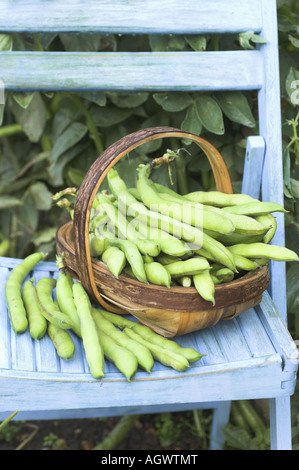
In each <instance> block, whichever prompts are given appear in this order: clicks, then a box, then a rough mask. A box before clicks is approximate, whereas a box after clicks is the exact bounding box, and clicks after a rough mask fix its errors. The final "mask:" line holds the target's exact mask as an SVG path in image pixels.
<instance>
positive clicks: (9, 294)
mask: <svg viewBox="0 0 299 470" xmlns="http://www.w3.org/2000/svg"><path fill="white" fill-rule="evenodd" d="M44 257H45V254H44V253H40V252H39V253H33V254H31V255H29V256H27V257H26V258H25V259H24V260H23V261H21V262H20V264H18V265H17V266H16V267H15V268H14V269H13V270H12V271H11V273H10V275H9V276H8V278H7V281H6V284H5V299H6V304H7V309H8V315H9V318H10V322H11V326H12V329H13V330H14V332H15V333H16V334H18V333H23V332H24V331H26V330H27V327H28V319H27V315H26V310H25V306H24V303H23V300H22V284H23V282H24V280H25V278H26V276H27V275H28V274H29V273H30V271H31V270H32V269H33V268H34V267H35V266H36V265H37V263H39V262H40V261H41V260H42V259H44Z"/></svg>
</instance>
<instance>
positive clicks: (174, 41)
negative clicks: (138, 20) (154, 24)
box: [149, 34, 186, 52]
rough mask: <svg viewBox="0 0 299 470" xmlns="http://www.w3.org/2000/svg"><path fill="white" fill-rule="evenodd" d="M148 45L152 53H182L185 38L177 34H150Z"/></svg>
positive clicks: (184, 46)
mask: <svg viewBox="0 0 299 470" xmlns="http://www.w3.org/2000/svg"><path fill="white" fill-rule="evenodd" d="M149 44H150V48H151V50H152V51H153V52H162V51H182V50H184V49H185V48H186V41H185V38H184V37H183V36H180V35H177V34H173V35H170V34H160V35H159V34H150V35H149Z"/></svg>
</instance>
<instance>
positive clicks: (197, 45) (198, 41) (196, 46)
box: [185, 34, 207, 52]
mask: <svg viewBox="0 0 299 470" xmlns="http://www.w3.org/2000/svg"><path fill="white" fill-rule="evenodd" d="M185 40H186V41H187V43H188V44H189V45H190V46H191V47H192V49H193V50H194V51H197V52H201V51H205V50H206V48H207V38H206V37H205V36H202V35H201V34H191V35H190V36H185Z"/></svg>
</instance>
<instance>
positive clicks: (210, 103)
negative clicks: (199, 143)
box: [196, 94, 224, 135]
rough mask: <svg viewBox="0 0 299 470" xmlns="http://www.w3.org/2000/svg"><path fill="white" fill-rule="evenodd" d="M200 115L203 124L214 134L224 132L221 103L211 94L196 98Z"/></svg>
mask: <svg viewBox="0 0 299 470" xmlns="http://www.w3.org/2000/svg"><path fill="white" fill-rule="evenodd" d="M196 106H197V112H198V117H199V119H200V121H201V123H202V125H203V126H204V127H205V129H207V130H208V131H210V132H212V133H213V134H218V135H222V134H224V123H223V115H222V111H221V108H220V106H219V104H218V103H217V101H216V100H214V98H212V97H211V96H209V95H206V94H201V95H200V96H199V97H198V98H196Z"/></svg>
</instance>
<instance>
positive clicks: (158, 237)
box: [130, 220, 191, 256]
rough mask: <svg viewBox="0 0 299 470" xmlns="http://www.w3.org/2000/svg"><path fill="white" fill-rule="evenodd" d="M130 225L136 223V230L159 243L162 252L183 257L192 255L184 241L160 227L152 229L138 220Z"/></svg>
mask: <svg viewBox="0 0 299 470" xmlns="http://www.w3.org/2000/svg"><path fill="white" fill-rule="evenodd" d="M130 223H135V224H136V229H137V230H138V232H139V233H141V234H142V235H143V236H144V237H146V238H147V239H149V240H153V241H154V242H156V243H159V245H160V249H161V251H162V252H163V253H165V254H168V255H171V256H183V255H186V254H190V253H191V250H190V247H189V246H188V244H187V243H186V242H185V241H184V240H180V239H178V238H176V237H174V236H173V235H171V234H170V233H168V232H166V231H163V230H161V229H160V228H158V227H152V226H150V225H147V224H145V223H142V222H141V221H138V220H136V221H135V220H133V221H131V222H130Z"/></svg>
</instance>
